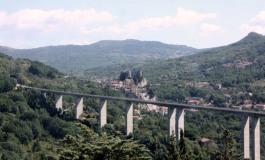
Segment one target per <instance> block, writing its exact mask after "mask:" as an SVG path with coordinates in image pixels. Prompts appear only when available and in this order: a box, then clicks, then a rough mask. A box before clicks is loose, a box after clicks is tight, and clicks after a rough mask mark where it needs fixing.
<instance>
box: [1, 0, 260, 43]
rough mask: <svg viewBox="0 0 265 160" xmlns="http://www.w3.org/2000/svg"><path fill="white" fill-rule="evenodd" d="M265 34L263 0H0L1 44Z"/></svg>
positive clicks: (225, 39)
mask: <svg viewBox="0 0 265 160" xmlns="http://www.w3.org/2000/svg"><path fill="white" fill-rule="evenodd" d="M251 31H254V32H258V33H260V34H265V0H42V1H41V0H0V45H2V46H9V47H14V48H33V47H40V46H48V45H62V44H82V45H83V44H91V43H94V42H97V41H100V40H124V39H139V40H154V41H161V42H164V43H169V44H185V45H188V46H192V47H196V48H206V47H215V46H221V45H226V44H229V43H233V42H235V41H238V40H239V39H241V38H243V37H244V36H246V35H247V34H248V33H249V32H251Z"/></svg>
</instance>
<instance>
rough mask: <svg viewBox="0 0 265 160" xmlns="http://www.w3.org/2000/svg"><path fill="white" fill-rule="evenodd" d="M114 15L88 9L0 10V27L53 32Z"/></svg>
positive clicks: (107, 19) (100, 21)
mask: <svg viewBox="0 0 265 160" xmlns="http://www.w3.org/2000/svg"><path fill="white" fill-rule="evenodd" d="M114 18H115V17H114V16H113V15H112V14H110V13H108V12H98V11H96V10H94V9H88V10H79V9H76V10H64V9H55V10H38V9H24V10H20V11H17V12H15V13H12V14H7V13H5V12H0V27H1V28H3V27H5V29H9V30H11V29H13V30H18V31H21V30H38V31H43V32H54V31H60V30H64V29H65V28H78V29H79V27H83V26H87V25H89V24H92V23H103V22H110V21H112V20H113V19H114Z"/></svg>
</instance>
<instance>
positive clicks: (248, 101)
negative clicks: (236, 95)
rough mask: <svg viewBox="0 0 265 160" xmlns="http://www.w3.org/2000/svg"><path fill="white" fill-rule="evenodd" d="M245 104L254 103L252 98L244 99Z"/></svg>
mask: <svg viewBox="0 0 265 160" xmlns="http://www.w3.org/2000/svg"><path fill="white" fill-rule="evenodd" d="M243 104H252V100H249V99H247V100H244V102H243Z"/></svg>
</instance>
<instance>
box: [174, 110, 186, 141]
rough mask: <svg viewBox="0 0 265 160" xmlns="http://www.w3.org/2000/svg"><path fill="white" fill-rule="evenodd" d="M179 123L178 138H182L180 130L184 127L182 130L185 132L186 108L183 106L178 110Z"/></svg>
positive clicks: (177, 128)
mask: <svg viewBox="0 0 265 160" xmlns="http://www.w3.org/2000/svg"><path fill="white" fill-rule="evenodd" d="M177 111H178V112H177V125H176V131H177V133H176V134H177V135H176V136H177V140H180V130H181V129H182V131H183V132H184V114H185V113H184V109H183V108H179V109H178V110H177Z"/></svg>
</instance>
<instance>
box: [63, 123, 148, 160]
mask: <svg viewBox="0 0 265 160" xmlns="http://www.w3.org/2000/svg"><path fill="white" fill-rule="evenodd" d="M79 126H80V127H81V129H82V132H83V133H82V135H76V136H72V135H67V136H66V137H65V138H64V139H63V141H62V143H61V145H62V146H61V147H60V149H59V150H60V158H59V159H61V160H67V159H71V160H78V159H87V160H104V159H106V160H107V159H108V160H112V159H113V160H117V159H119V160H123V159H124V160H127V159H130V160H133V159H135V160H136V159H150V156H149V152H148V150H147V149H146V148H145V147H144V146H142V145H140V144H138V143H137V142H136V141H132V140H122V139H120V138H118V137H112V136H107V135H105V134H103V135H99V134H97V133H95V132H93V131H92V130H91V129H89V128H88V127H86V126H85V125H81V124H79Z"/></svg>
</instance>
